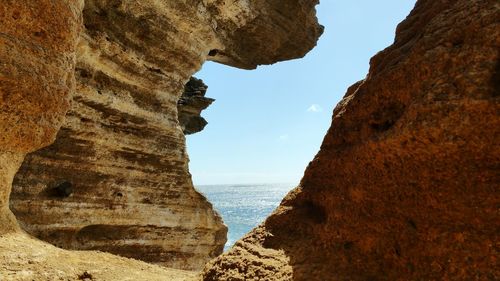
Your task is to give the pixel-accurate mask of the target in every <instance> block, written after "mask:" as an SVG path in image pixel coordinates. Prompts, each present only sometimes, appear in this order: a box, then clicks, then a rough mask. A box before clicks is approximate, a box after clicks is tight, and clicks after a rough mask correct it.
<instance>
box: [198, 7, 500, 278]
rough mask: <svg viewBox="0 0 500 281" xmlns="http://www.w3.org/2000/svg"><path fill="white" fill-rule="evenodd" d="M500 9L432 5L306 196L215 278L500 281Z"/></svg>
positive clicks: (348, 123) (387, 58)
mask: <svg viewBox="0 0 500 281" xmlns="http://www.w3.org/2000/svg"><path fill="white" fill-rule="evenodd" d="M499 19H500V4H499V3H498V1H495V0H456V1H449V0H420V1H418V2H417V4H416V6H415V9H414V10H413V11H412V13H411V14H410V16H409V17H408V18H407V19H406V20H405V21H404V22H403V23H401V24H400V25H399V27H398V29H397V37H396V40H395V42H394V44H393V45H392V46H391V47H389V48H387V49H386V50H384V51H383V52H381V53H379V54H378V55H376V56H375V57H374V58H373V59H372V61H371V68H370V72H369V74H368V76H367V78H366V79H365V80H364V81H361V82H359V83H357V84H355V85H354V86H352V87H351V88H350V89H349V90H348V92H347V94H346V96H345V97H344V99H343V100H342V101H341V102H340V104H339V105H338V106H337V108H336V109H335V111H334V113H333V121H332V126H331V129H330V130H329V131H328V134H327V136H326V138H325V140H324V142H323V145H322V147H321V150H320V152H319V153H318V155H317V156H316V157H315V159H314V160H313V161H312V162H311V164H310V165H309V167H308V168H307V171H306V173H305V176H304V178H303V180H302V182H301V184H300V186H299V187H298V188H297V189H295V190H294V191H292V192H291V193H290V194H289V195H288V196H287V197H286V198H285V200H284V201H283V202H282V204H281V206H280V207H279V208H278V209H277V210H276V211H275V213H274V214H273V215H272V216H271V217H269V218H268V219H267V220H266V222H265V223H264V224H263V225H262V226H260V227H258V228H257V229H255V230H254V231H252V232H251V233H249V234H248V235H247V236H246V237H245V238H243V239H242V240H241V241H239V242H237V243H236V246H235V247H233V248H232V249H231V250H230V251H229V252H228V253H226V254H224V255H223V256H221V257H219V258H217V259H216V260H214V261H212V262H211V263H209V264H208V265H207V267H206V269H205V272H204V279H205V280H497V279H498V278H499V276H500V270H499V267H498V243H499V240H498V230H499V229H500V223H499V221H498V206H499V203H500V201H499V196H498V187H499V183H500V141H499V140H500V84H499V81H500V76H499V73H500V68H499V66H500V61H499V50H500V22H499Z"/></svg>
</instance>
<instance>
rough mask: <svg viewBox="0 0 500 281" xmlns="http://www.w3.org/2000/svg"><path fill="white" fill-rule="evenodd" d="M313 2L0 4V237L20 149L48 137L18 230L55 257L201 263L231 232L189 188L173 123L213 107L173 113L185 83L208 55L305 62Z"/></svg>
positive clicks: (237, 62)
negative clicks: (77, 254)
mask: <svg viewBox="0 0 500 281" xmlns="http://www.w3.org/2000/svg"><path fill="white" fill-rule="evenodd" d="M56 2H57V3H58V4H56ZM316 4H317V0H299V1H281V0H273V1H269V0H266V1H264V0H257V1H247V0H237V1H217V0H179V1H157V0H144V1H120V0H85V1H48V0H42V1H38V0H36V1H35V0H27V1H12V0H6V1H2V3H0V11H1V13H0V19H1V22H0V23H1V24H2V26H1V27H0V40H1V43H2V44H1V45H0V59H1V62H2V63H0V74H1V76H0V82H1V83H2V84H1V85H0V89H1V92H0V93H1V95H0V97H1V100H0V106H1V109H2V111H1V113H0V121H1V122H0V132H1V134H0V136H1V137H0V155H1V159H2V162H1V163H0V178H1V179H2V181H1V182H2V188H1V190H2V201H1V206H0V207H1V210H2V212H1V213H0V216H2V226H1V227H0V230H1V231H6V230H8V229H9V230H10V229H12V230H14V231H15V230H16V223H15V219H13V217H12V215H11V213H10V211H9V210H8V205H7V199H8V194H9V192H10V182H11V181H12V177H13V176H14V173H15V171H16V169H17V167H18V166H19V165H20V164H21V161H22V159H23V157H24V154H26V153H28V152H32V151H35V150H37V149H39V148H41V147H44V146H46V145H48V144H50V143H52V141H53V140H54V138H55V142H54V143H53V144H52V145H51V146H49V147H46V148H44V149H42V150H40V151H37V152H35V153H32V154H30V155H28V156H27V157H26V160H25V161H24V163H23V164H22V167H21V169H20V171H19V173H18V174H17V176H16V178H15V180H14V190H13V191H14V192H13V196H12V201H11V204H10V206H11V208H12V209H13V211H14V213H15V214H16V215H17V217H18V219H19V220H20V223H21V225H22V227H23V229H25V230H26V231H27V232H29V233H30V234H32V235H34V236H36V237H38V238H41V239H43V240H45V241H49V242H51V243H53V244H55V245H57V246H59V247H62V248H67V249H85V250H103V251H107V252H111V253H115V254H119V255H122V256H126V257H133V258H137V259H141V260H144V261H148V262H152V263H159V264H162V265H166V266H171V267H176V268H185V269H196V268H200V267H202V266H203V264H204V263H205V261H207V260H208V259H209V258H211V257H214V256H216V255H217V254H219V253H221V251H222V248H223V245H224V242H225V240H226V238H225V233H226V227H225V226H224V225H223V223H222V221H221V219H220V217H219V216H218V215H217V214H216V213H215V212H214V211H213V210H212V207H211V205H210V204H209V203H208V202H207V201H206V199H205V198H204V197H203V196H202V195H200V194H199V193H198V192H196V191H195V190H194V188H193V185H192V182H191V177H190V174H189V171H188V156H187V153H186V147H185V137H184V134H183V129H184V130H185V131H186V132H187V133H190V132H193V131H196V130H197V128H196V126H193V128H191V126H190V125H189V126H185V125H184V126H183V124H182V122H183V121H182V120H184V119H183V115H182V114H183V112H187V113H189V115H190V116H191V117H193V116H195V115H193V113H197V112H196V110H198V106H199V104H194V103H199V102H202V103H203V102H204V103H207V102H208V100H202V99H200V97H199V96H196V95H193V96H192V99H191V100H186V99H184V102H185V104H181V105H178V102H179V99H180V98H181V94H182V92H183V90H184V89H185V84H186V82H188V80H189V78H190V76H191V75H192V74H193V73H194V72H196V71H197V70H199V68H200V67H201V65H202V63H203V62H204V61H206V60H207V59H210V60H214V61H218V62H221V63H225V64H228V65H232V66H236V67H241V68H245V69H252V68H255V67H257V65H259V64H270V63H274V62H277V61H280V60H287V59H293V58H299V57H302V56H303V55H304V54H305V53H307V52H308V51H309V50H310V49H311V48H312V47H314V46H315V44H316V41H317V39H318V37H319V36H320V35H321V32H322V27H321V26H319V25H318V23H317V19H316V16H315V9H314V7H315V5H316ZM82 19H83V20H82ZM75 77H76V79H75ZM71 97H72V103H71V106H70V104H69V101H70V98H71ZM181 103H182V102H181ZM183 105H189V106H191V107H190V108H188V107H183ZM178 106H179V108H180V110H179V111H180V112H178ZM68 109H69V112H68V113H67V115H66V117H65V118H64V114H65V113H66V111H67V110H68ZM194 109H196V110H194ZM191 117H190V118H191ZM179 118H180V119H181V123H179ZM188 119H189V118H188ZM188 121H189V120H188ZM187 124H190V122H188V123H187ZM61 125H62V129H61V130H60V131H59V132H58V133H57V131H58V129H59V126H61ZM181 126H183V127H184V128H182V127H181ZM198 127H199V125H198ZM56 133H57V137H56ZM7 220H8V221H9V223H10V224H4V223H3V222H4V221H7ZM11 226H12V227H11ZM23 241H24V240H23ZM28 248H29V247H28ZM38 248H39V244H36V245H34V246H33V248H31V250H29V249H27V251H33V252H31V253H26V255H27V256H30V254H34V253H36V251H37V249H38ZM61 253H63V252H58V251H49V252H46V253H45V254H46V255H48V256H51V255H52V256H57V255H62V254H61ZM64 253H67V252H64ZM42 255H44V254H42ZM113 262H116V260H115V261H113ZM112 266H113V264H110V267H112ZM7 267H8V265H7ZM131 267H133V268H137V264H135V265H131Z"/></svg>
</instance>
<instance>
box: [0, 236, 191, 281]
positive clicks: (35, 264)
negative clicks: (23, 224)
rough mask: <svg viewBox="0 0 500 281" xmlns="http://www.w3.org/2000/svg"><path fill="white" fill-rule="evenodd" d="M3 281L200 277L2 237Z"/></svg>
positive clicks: (151, 280)
mask: <svg viewBox="0 0 500 281" xmlns="http://www.w3.org/2000/svg"><path fill="white" fill-rule="evenodd" d="M0 261H1V262H0V280H2V281H33V280H36V281H54V280H64V281H74V280H87V281H110V280H119V281H125V280H127V281H136V280H147V281H195V280H200V277H199V274H197V273H195V272H192V271H184V270H178V269H170V268H165V267H161V266H158V265H152V264H147V263H145V262H141V261H137V260H132V259H127V258H123V257H118V256H115V255H111V254H107V253H99V252H92V251H78V252H77V251H67V250H62V249H59V248H56V247H54V246H52V245H50V244H47V243H44V242H41V241H40V240H36V239H33V238H30V237H29V236H28V235H26V234H7V235H3V236H0Z"/></svg>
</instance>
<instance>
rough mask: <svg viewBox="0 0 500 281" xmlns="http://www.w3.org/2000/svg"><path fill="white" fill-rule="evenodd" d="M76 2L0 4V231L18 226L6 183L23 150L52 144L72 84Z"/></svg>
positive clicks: (8, 0)
mask: <svg viewBox="0 0 500 281" xmlns="http://www.w3.org/2000/svg"><path fill="white" fill-rule="evenodd" d="M81 9H82V2H81V1H46V0H40V1H38V0H37V1H35V0H33V1H31V0H27V1H22V2H20V1H12V0H5V1H2V3H1V4H0V109H1V110H0V234H4V233H8V232H15V231H17V230H18V225H17V222H16V220H15V219H14V217H13V215H12V213H11V212H10V210H9V205H8V200H9V194H10V191H11V183H12V179H13V177H14V174H15V172H16V171H17V169H18V168H19V165H20V164H21V162H22V160H23V158H24V155H25V154H26V153H28V152H31V151H34V150H36V149H39V148H40V147H43V146H45V145H47V144H49V143H51V142H52V141H53V140H54V138H55V135H56V132H57V130H58V129H59V127H60V126H61V124H62V121H63V118H64V114H65V113H66V111H67V110H68V108H69V98H70V95H71V93H72V92H73V91H74V87H75V77H74V71H73V69H74V67H75V47H76V39H77V38H78V36H79V31H80V25H81Z"/></svg>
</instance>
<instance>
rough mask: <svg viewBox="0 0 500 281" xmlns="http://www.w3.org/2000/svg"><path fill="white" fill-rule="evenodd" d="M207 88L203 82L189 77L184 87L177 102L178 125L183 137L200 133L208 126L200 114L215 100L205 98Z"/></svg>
mask: <svg viewBox="0 0 500 281" xmlns="http://www.w3.org/2000/svg"><path fill="white" fill-rule="evenodd" d="M207 89H208V86H207V85H205V83H203V80H201V79H197V78H195V77H191V79H189V81H188V82H187V84H186V86H185V87H184V93H183V94H182V96H181V98H180V99H179V101H178V102H177V111H178V113H179V123H180V125H181V128H182V131H183V132H184V134H185V135H190V134H194V133H198V132H201V131H202V130H203V129H204V128H205V126H206V125H207V124H208V122H207V120H205V118H203V117H201V112H202V111H203V110H205V109H206V108H207V107H209V106H210V105H211V104H212V103H213V102H214V101H215V100H214V99H211V98H207V97H205V94H206V93H207Z"/></svg>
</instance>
